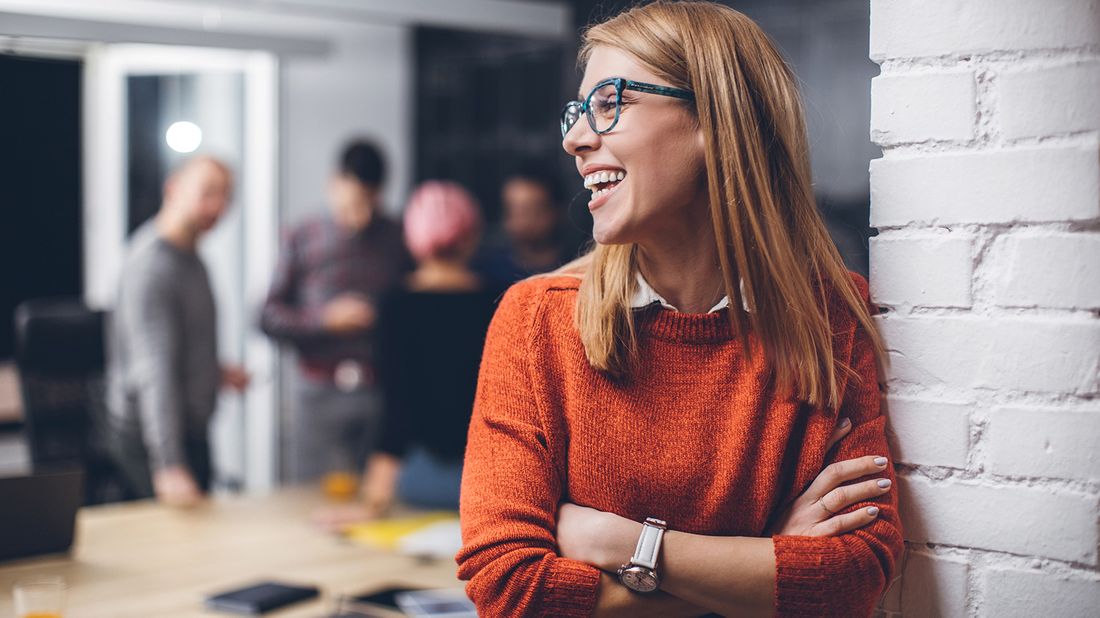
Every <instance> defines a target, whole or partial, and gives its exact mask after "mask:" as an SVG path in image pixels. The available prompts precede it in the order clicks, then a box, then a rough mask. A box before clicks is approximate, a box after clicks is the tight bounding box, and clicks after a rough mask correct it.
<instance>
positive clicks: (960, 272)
mask: <svg viewBox="0 0 1100 618" xmlns="http://www.w3.org/2000/svg"><path fill="white" fill-rule="evenodd" d="M973 253H974V237H973V236H972V235H970V234H923V235H916V236H908V235H907V236H890V235H880V236H877V237H875V238H872V239H871V294H872V297H873V298H874V299H875V302H877V303H881V304H883V305H890V306H893V307H896V306H899V305H910V306H914V307H969V306H970V305H971V302H972V301H971V278H972V275H973V265H974V255H973Z"/></svg>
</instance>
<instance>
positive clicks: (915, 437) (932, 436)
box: [887, 397, 973, 468]
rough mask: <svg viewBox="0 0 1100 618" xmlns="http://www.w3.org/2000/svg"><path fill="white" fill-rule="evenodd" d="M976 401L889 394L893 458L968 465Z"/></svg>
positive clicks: (917, 463) (888, 411) (953, 465)
mask: <svg viewBox="0 0 1100 618" xmlns="http://www.w3.org/2000/svg"><path fill="white" fill-rule="evenodd" d="M972 407H973V404H969V403H950V402H945V401H932V400H925V399H916V398H910V397H890V398H889V400H888V401H887V421H888V424H889V428H890V431H892V432H893V439H892V440H891V443H890V447H891V452H892V453H893V455H894V460H895V461H897V462H900V463H906V464H910V465H928V466H948V467H952V468H965V467H966V457H967V452H968V451H969V448H970V447H969V444H970V421H969V414H970V410H971V408H972Z"/></svg>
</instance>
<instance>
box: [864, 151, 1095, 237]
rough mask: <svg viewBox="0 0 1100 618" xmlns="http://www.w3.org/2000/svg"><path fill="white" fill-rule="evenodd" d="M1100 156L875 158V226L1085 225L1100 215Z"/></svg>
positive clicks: (1014, 154)
mask: <svg viewBox="0 0 1100 618" xmlns="http://www.w3.org/2000/svg"><path fill="white" fill-rule="evenodd" d="M1098 158H1100V155H1098V150H1097V146H1096V143H1095V142H1092V143H1090V144H1089V145H1087V146H1070V147H1063V148H1031V149H1019V150H1001V151H992V152H975V153H964V154H944V155H925V156H919V157H886V158H883V159H875V160H873V161H871V224H872V225H874V226H876V227H883V226H904V225H909V224H911V223H925V224H952V223H1012V222H1042V221H1081V220H1089V219H1095V218H1097V217H1100V166H1098V165H1097V160H1098Z"/></svg>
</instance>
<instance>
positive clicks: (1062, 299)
mask: <svg viewBox="0 0 1100 618" xmlns="http://www.w3.org/2000/svg"><path fill="white" fill-rule="evenodd" d="M1098 92H1100V91H1098ZM990 260H992V264H993V268H992V269H991V270H992V272H993V276H992V281H993V286H992V296H993V302H994V303H996V304H998V305H1001V306H1004V307H1053V308H1065V309H1095V308H1098V307H1100V234H1095V233H1078V234H1063V233H1024V234H1009V235H1005V236H1001V237H1000V238H998V239H997V241H996V242H995V243H994V245H993V250H992V252H991V254H990ZM871 272H872V273H873V272H874V270H873V269H872V271H871Z"/></svg>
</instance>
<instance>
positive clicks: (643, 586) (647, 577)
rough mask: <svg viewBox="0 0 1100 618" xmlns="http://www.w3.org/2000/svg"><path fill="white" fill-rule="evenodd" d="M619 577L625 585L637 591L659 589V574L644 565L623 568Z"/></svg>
mask: <svg viewBox="0 0 1100 618" xmlns="http://www.w3.org/2000/svg"><path fill="white" fill-rule="evenodd" d="M619 579H620V580H621V581H622V582H623V585H624V586H626V587H627V588H630V589H631V590H634V591H636V592H653V591H654V590H656V589H657V575H656V574H655V573H654V572H653V571H650V570H649V569H646V568H643V567H638V566H635V567H630V568H628V569H623V574H622V575H621V576H620V578H619Z"/></svg>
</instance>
